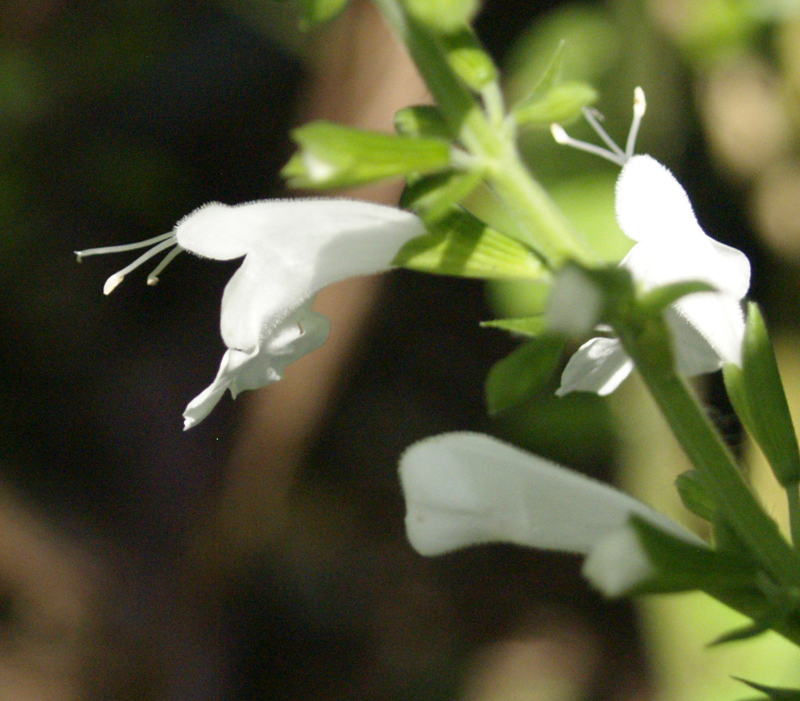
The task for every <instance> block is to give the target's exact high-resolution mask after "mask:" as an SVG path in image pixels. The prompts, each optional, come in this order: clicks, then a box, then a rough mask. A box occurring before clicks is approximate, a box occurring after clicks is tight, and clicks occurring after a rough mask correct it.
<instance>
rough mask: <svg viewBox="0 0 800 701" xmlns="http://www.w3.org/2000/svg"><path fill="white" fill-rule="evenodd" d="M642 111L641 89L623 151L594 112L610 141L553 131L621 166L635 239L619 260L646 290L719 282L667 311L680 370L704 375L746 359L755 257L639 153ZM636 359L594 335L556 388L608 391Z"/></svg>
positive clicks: (624, 224)
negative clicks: (718, 234) (700, 214)
mask: <svg viewBox="0 0 800 701" xmlns="http://www.w3.org/2000/svg"><path fill="white" fill-rule="evenodd" d="M643 114H644V93H642V92H641V89H639V88H637V91H636V99H635V101H634V123H633V126H632V127H631V134H630V135H629V138H628V144H627V148H626V150H625V151H624V152H623V151H622V150H621V149H620V148H619V147H617V146H616V145H615V144H613V142H611V140H610V138H609V137H608V135H607V134H606V133H605V131H603V129H602V127H600V125H599V124H598V123H597V121H596V120H595V119H594V117H593V116H592V115H591V113H587V117H588V118H589V121H590V122H591V123H592V125H593V126H594V127H595V129H596V130H597V131H598V133H599V134H600V135H601V137H602V138H603V140H604V141H605V142H606V143H607V144H608V145H609V146H610V147H611V149H612V151H606V150H605V149H602V148H600V147H597V146H592V145H590V144H585V143H584V142H579V141H575V140H573V139H570V138H569V137H568V136H567V135H566V134H565V133H564V132H563V130H561V129H560V128H557V127H554V135H555V136H556V138H557V140H558V141H559V142H561V143H565V144H569V145H572V146H576V147H577V148H581V149H584V150H590V151H592V152H593V153H597V154H598V155H601V156H604V157H606V158H608V159H609V160H612V161H614V162H616V163H619V164H621V165H622V172H621V173H620V176H619V179H618V180H617V188H616V212H617V220H618V222H619V225H620V228H621V229H622V231H623V232H624V233H625V235H626V236H628V238H630V239H632V240H633V241H635V242H636V244H635V245H634V246H633V248H632V249H631V250H630V251H629V253H628V255H627V256H626V257H625V258H624V259H623V261H622V262H621V264H620V265H621V266H622V267H624V268H627V269H628V270H629V271H630V273H631V275H632V277H633V279H634V281H635V282H636V283H637V284H638V286H639V287H640V288H641V289H642V290H644V291H647V290H650V289H653V288H655V287H660V286H662V285H667V284H670V283H676V282H688V281H701V282H706V283H708V284H709V285H711V286H712V287H714V288H715V290H714V291H713V292H696V293H694V294H690V295H687V296H685V297H682V298H680V299H679V300H678V301H677V302H675V303H674V304H672V305H671V306H670V307H669V308H668V309H667V311H666V312H665V319H666V321H667V324H668V326H669V328H670V331H671V333H672V339H673V350H674V355H675V361H676V365H677V369H678V371H679V372H681V373H683V374H685V375H690V376H691V375H699V374H701V373H706V372H713V371H714V370H718V369H719V368H720V367H722V365H723V363H728V362H731V363H735V364H737V365H740V364H741V347H742V341H743V338H744V326H745V325H744V314H743V312H742V307H741V300H742V299H743V298H744V296H745V295H746V294H747V290H748V288H749V287H750V262H749V261H748V260H747V256H745V255H744V254H743V253H742V252H741V251H738V250H737V249H735V248H732V247H730V246H726V245H725V244H722V243H719V242H718V241H715V240H714V239H712V238H710V237H709V236H708V235H706V233H705V232H704V231H703V229H702V228H701V227H700V225H699V224H698V222H697V218H696V217H695V215H694V212H693V211H692V205H691V203H690V201H689V197H688V196H687V194H686V191H685V190H684V189H683V188H682V187H681V185H680V183H679V182H678V181H677V180H676V179H675V177H674V176H673V175H672V173H670V172H669V170H667V168H665V167H664V166H663V165H661V164H660V163H658V161H656V160H654V159H653V158H651V157H650V156H634V155H633V146H634V143H635V136H636V132H637V131H638V126H639V122H640V121H641V117H642V115H643ZM632 369H633V363H632V361H631V360H630V358H628V356H627V355H626V354H625V351H624V350H623V349H622V345H621V343H620V342H619V341H618V340H617V339H614V338H604V337H603V338H601V337H598V338H593V339H591V340H590V341H588V342H587V343H585V344H584V345H583V346H581V348H580V349H579V350H578V351H577V352H576V353H575V354H574V355H573V356H572V358H571V359H570V361H569V363H568V364H567V367H566V368H565V370H564V373H563V375H562V378H561V387H560V388H559V389H558V391H557V394H559V395H564V394H567V393H569V392H573V391H575V390H579V391H584V392H596V393H597V394H601V395H603V394H608V393H610V392H613V391H614V390H615V389H616V388H617V387H618V386H619V384H620V383H621V382H622V381H623V380H624V379H625V378H626V377H627V376H628V374H630V371H631V370H632Z"/></svg>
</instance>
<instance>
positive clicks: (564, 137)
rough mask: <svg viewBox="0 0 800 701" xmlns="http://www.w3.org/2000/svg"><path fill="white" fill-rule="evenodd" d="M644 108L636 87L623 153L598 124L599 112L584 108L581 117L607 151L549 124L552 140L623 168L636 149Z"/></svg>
mask: <svg viewBox="0 0 800 701" xmlns="http://www.w3.org/2000/svg"><path fill="white" fill-rule="evenodd" d="M646 108H647V102H646V100H645V97H644V90H642V89H641V88H640V87H638V86H637V87H636V88H635V89H634V91H633V120H632V121H631V128H630V131H629V132H628V141H627V142H626V144H625V150H624V151H623V150H622V149H621V148H620V147H619V146H617V144H616V143H615V142H614V140H613V139H612V138H611V137H610V136H609V135H608V133H607V132H606V130H605V129H603V126H602V124H600V121H599V120H598V116H599V112H596V111H594V110H590V109H588V108H586V107H584V109H583V116H584V117H585V118H586V121H587V122H589V124H590V125H591V127H592V129H594V130H595V132H596V133H597V135H598V136H599V137H600V138H601V139H602V140H603V142H604V143H605V144H606V146H608V149H605V148H603V147H602V146H595V145H594V144H590V143H588V142H586V141H580V140H578V139H573V138H572V137H571V136H569V135H568V134H567V132H565V131H564V129H563V128H562V127H561V126H560V125H558V124H551V125H550V131H551V133H552V134H553V138H554V139H555V140H556V142H557V143H559V144H564V145H565V146H572V148H576V149H578V150H580V151H587V152H588V153H593V154H595V155H596V156H600V157H601V158H605V159H606V160H609V161H612V162H613V163H616V164H617V165H621V166H624V165H625V163H626V162H627V161H628V160H629V159H631V158H633V151H634V149H635V148H636V137H637V135H638V134H639V127H640V126H641V124H642V117H644V113H645V110H646Z"/></svg>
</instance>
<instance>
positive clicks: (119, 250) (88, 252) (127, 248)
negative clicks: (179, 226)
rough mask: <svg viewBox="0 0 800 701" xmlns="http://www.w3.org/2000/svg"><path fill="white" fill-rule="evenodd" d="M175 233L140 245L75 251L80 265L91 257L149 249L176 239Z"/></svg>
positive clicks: (133, 244)
mask: <svg viewBox="0 0 800 701" xmlns="http://www.w3.org/2000/svg"><path fill="white" fill-rule="evenodd" d="M174 236H175V233H174V232H172V231H170V232H169V233H168V234H159V235H158V236H154V237H153V238H151V239H147V240H146V241H139V242H138V243H126V244H123V245H122V246H103V247H101V248H86V249H84V250H83V251H75V255H76V256H78V262H79V263H80V262H81V261H82V260H83V259H84V258H88V257H89V256H98V255H105V254H106V253H124V252H125V251H135V250H136V249H137V248H147V247H148V246H152V245H153V244H156V243H159V242H160V241H165V240H166V239H168V238H171V237H174Z"/></svg>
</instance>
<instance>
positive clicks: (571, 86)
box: [511, 82, 597, 127]
mask: <svg viewBox="0 0 800 701" xmlns="http://www.w3.org/2000/svg"><path fill="white" fill-rule="evenodd" d="M596 100H597V91H596V90H595V89H594V88H593V87H591V86H590V85H587V84H586V83H578V82H568V83H561V84H560V85H556V86H554V87H553V88H551V89H550V90H548V91H547V92H546V93H545V94H544V95H542V96H541V97H536V98H533V99H527V100H523V101H522V102H518V103H517V104H516V105H514V107H513V109H512V110H511V112H512V114H513V115H514V119H515V120H516V122H517V124H518V125H519V126H521V127H526V126H547V125H550V124H552V123H553V122H559V123H562V124H565V123H568V122H571V121H573V120H575V119H577V118H578V117H580V116H581V114H582V111H583V108H584V107H586V106H587V105H590V104H592V103H593V102H595V101H596Z"/></svg>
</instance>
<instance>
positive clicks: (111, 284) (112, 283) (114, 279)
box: [103, 234, 177, 295]
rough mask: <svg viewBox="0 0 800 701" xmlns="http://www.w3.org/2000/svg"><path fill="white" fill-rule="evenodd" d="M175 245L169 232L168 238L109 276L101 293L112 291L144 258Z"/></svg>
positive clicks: (173, 237)
mask: <svg viewBox="0 0 800 701" xmlns="http://www.w3.org/2000/svg"><path fill="white" fill-rule="evenodd" d="M158 238H159V239H164V238H165V237H164V236H160V237H158ZM151 241H152V239H151ZM175 245H177V244H176V240H175V235H174V234H169V238H167V240H166V241H163V240H162V241H161V243H159V244H158V245H157V246H153V247H152V248H151V249H150V250H149V251H147V252H146V253H143V254H142V255H140V256H139V257H138V258H137V259H136V260H135V261H133V263H131V264H130V265H126V266H125V267H124V268H123V269H122V270H120V271H119V272H117V273H114V274H113V275H112V276H111V277H110V278H108V280H106V284H105V285H103V294H105V295H109V294H111V293H112V292H113V291H114V288H115V287H116V286H117V285H119V283H121V282H122V281H123V280H124V279H125V276H126V275H127V274H128V273H129V272H131V271H132V270H135V269H136V268H138V267H139V266H140V265H141V264H142V263H144V262H145V261H146V260H149V259H150V258H152V257H153V256H155V255H158V254H159V253H161V251H163V250H166V249H167V248H170V247H172V246H175ZM136 248H141V246H136ZM127 250H130V249H127Z"/></svg>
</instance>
